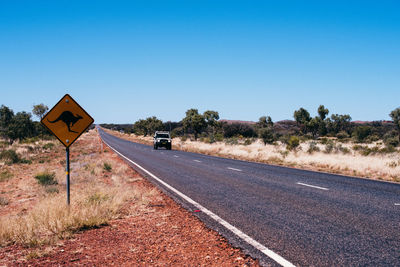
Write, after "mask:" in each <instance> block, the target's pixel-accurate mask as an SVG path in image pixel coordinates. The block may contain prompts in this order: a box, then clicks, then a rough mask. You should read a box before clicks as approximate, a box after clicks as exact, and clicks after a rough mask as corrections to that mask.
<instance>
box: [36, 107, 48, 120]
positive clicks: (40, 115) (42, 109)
mask: <svg viewBox="0 0 400 267" xmlns="http://www.w3.org/2000/svg"><path fill="white" fill-rule="evenodd" d="M48 110H49V108H48V107H47V106H46V105H45V104H43V103H42V104H38V105H34V106H33V109H32V113H33V114H34V115H35V116H36V117H38V118H39V120H41V119H42V118H43V116H44V114H46V112H47V111H48Z"/></svg>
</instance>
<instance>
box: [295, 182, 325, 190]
mask: <svg viewBox="0 0 400 267" xmlns="http://www.w3.org/2000/svg"><path fill="white" fill-rule="evenodd" d="M297 184H299V185H304V186H308V187H312V188H316V189H321V190H329V189H328V188H325V187H320V186H316V185H310V184H303V183H300V182H298V183H297Z"/></svg>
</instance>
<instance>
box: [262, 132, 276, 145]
mask: <svg viewBox="0 0 400 267" xmlns="http://www.w3.org/2000/svg"><path fill="white" fill-rule="evenodd" d="M259 136H260V138H261V139H262V140H263V142H264V145H266V144H272V143H273V142H274V141H275V138H274V134H273V132H272V130H271V129H270V128H263V129H261V130H260V133H259Z"/></svg>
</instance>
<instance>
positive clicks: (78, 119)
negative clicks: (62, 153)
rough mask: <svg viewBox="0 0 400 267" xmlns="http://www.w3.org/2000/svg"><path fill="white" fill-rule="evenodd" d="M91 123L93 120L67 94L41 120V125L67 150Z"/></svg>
mask: <svg viewBox="0 0 400 267" xmlns="http://www.w3.org/2000/svg"><path fill="white" fill-rule="evenodd" d="M93 122H94V120H93V118H92V117H90V115H89V114H88V113H87V112H86V111H85V110H84V109H83V108H82V107H81V106H79V104H78V103H77V102H76V101H75V100H74V99H73V98H72V97H71V96H70V95H69V94H66V95H65V96H64V97H63V98H61V100H60V101H58V103H57V104H56V105H55V106H54V107H53V108H52V109H51V110H50V111H49V112H47V114H46V115H45V116H44V117H43V118H42V120H41V123H42V124H43V125H44V126H46V128H47V129H48V130H49V131H50V132H51V133H53V134H54V135H55V136H56V137H57V138H58V140H60V142H61V143H63V145H64V146H65V147H67V148H68V147H69V146H70V145H72V144H73V143H74V142H75V140H76V139H78V137H79V136H80V135H81V134H82V133H83V132H85V131H86V129H87V128H88V127H89V126H90V125H91V124H92V123H93Z"/></svg>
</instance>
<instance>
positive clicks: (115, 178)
mask: <svg viewBox="0 0 400 267" xmlns="http://www.w3.org/2000/svg"><path fill="white" fill-rule="evenodd" d="M98 138H99V137H98V135H97V133H96V131H95V130H91V131H90V132H89V133H86V134H84V135H82V136H81V138H80V139H79V140H78V141H77V142H76V143H75V144H74V147H73V149H72V150H71V151H72V152H71V162H72V163H71V169H72V173H71V181H72V184H71V205H70V206H68V205H67V204H66V191H65V172H64V168H65V166H64V165H63V164H65V160H63V158H64V157H65V153H64V152H65V151H64V149H63V147H62V146H61V145H60V144H58V143H57V142H58V141H55V140H54V141H47V140H39V141H36V142H33V143H32V142H30V143H29V144H26V143H24V142H13V144H12V145H11V144H9V145H7V146H6V147H5V148H4V149H5V150H4V151H14V152H12V153H11V155H15V154H16V155H17V156H18V157H21V156H23V157H24V158H27V159H29V160H30V161H31V162H32V163H31V164H30V165H22V164H19V163H18V161H15V162H12V164H9V163H8V160H9V159H8V157H2V158H1V159H0V167H1V172H0V187H1V195H0V206H1V207H2V209H1V210H0V215H1V216H0V245H1V246H6V245H11V244H19V245H23V246H27V247H32V246H33V247H36V246H38V245H42V244H54V243H55V242H57V240H60V239H64V238H68V237H70V236H71V235H72V234H74V233H76V232H78V231H81V230H84V229H90V228H96V227H100V226H102V225H106V224H108V222H109V221H110V220H112V219H116V218H120V217H123V216H128V215H132V214H135V212H136V211H138V210H143V209H146V208H148V206H149V203H150V200H151V199H154V197H157V194H158V191H155V190H153V189H150V188H144V187H137V186H134V184H135V181H139V180H142V178H141V177H140V176H139V175H137V174H136V173H135V172H134V171H133V170H132V169H130V168H128V167H127V166H126V165H125V164H121V163H120V160H119V159H118V157H117V156H116V155H114V154H110V153H104V151H101V150H100V149H101V146H100V143H99V140H98ZM4 151H3V152H4ZM14 153H15V154H14ZM13 157H14V156H13ZM111 166H119V167H115V168H111ZM132 176H133V177H135V181H133V180H132V179H130V178H129V179H128V178H127V177H132Z"/></svg>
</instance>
